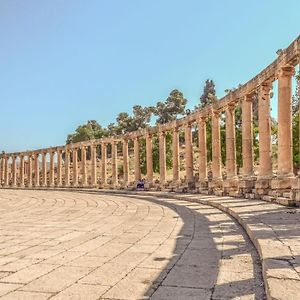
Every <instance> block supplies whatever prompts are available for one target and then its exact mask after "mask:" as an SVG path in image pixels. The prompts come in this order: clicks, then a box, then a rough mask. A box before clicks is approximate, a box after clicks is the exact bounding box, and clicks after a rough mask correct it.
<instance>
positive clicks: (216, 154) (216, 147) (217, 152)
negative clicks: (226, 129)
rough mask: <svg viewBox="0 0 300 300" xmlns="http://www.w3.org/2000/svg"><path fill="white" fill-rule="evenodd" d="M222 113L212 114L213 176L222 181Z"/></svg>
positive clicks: (215, 112)
mask: <svg viewBox="0 0 300 300" xmlns="http://www.w3.org/2000/svg"><path fill="white" fill-rule="evenodd" d="M220 137H221V135H220V112H218V111H214V112H213V114H212V174H213V179H222V173H221V138H220Z"/></svg>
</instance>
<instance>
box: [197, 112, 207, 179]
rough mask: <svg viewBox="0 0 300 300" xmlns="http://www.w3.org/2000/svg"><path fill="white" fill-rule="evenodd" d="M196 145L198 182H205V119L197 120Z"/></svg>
mask: <svg viewBox="0 0 300 300" xmlns="http://www.w3.org/2000/svg"><path fill="white" fill-rule="evenodd" d="M198 143H199V180H200V181H205V180H207V149H206V119H205V118H201V117H200V118H199V121H198Z"/></svg>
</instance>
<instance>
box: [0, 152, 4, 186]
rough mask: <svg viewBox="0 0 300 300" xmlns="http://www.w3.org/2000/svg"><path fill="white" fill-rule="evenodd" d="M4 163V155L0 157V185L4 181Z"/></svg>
mask: <svg viewBox="0 0 300 300" xmlns="http://www.w3.org/2000/svg"><path fill="white" fill-rule="evenodd" d="M4 165H5V158H4V156H2V157H1V165H0V186H2V184H3V183H4Z"/></svg>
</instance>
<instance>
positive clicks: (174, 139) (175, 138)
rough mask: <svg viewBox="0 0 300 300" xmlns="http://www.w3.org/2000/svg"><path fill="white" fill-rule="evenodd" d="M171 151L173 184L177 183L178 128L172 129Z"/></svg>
mask: <svg viewBox="0 0 300 300" xmlns="http://www.w3.org/2000/svg"><path fill="white" fill-rule="evenodd" d="M172 149H173V153H172V154H173V155H172V159H173V183H178V182H179V180H180V178H179V170H180V169H179V167H180V166H179V129H178V127H173V137H172Z"/></svg>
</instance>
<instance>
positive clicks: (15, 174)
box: [11, 155, 17, 187]
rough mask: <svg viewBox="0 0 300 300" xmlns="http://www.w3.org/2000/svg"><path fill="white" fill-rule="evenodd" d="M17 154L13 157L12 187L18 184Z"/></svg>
mask: <svg viewBox="0 0 300 300" xmlns="http://www.w3.org/2000/svg"><path fill="white" fill-rule="evenodd" d="M16 158H17V157H16V156H15V155H13V157H12V183H11V184H12V187H16V186H17V162H16Z"/></svg>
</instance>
